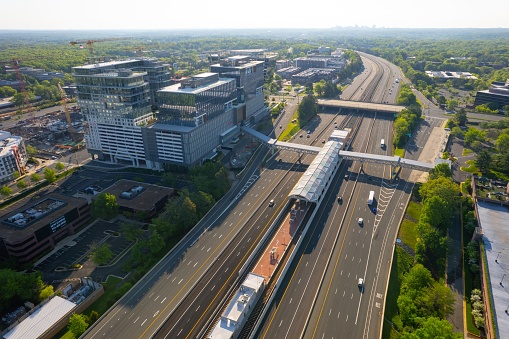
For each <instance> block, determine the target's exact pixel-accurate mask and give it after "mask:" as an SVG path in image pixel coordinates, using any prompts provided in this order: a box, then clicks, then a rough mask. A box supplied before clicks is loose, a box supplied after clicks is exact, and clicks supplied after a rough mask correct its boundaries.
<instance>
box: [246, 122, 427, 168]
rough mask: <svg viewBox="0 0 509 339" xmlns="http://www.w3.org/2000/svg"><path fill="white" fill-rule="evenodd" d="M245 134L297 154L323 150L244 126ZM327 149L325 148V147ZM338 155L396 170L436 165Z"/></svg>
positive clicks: (355, 154) (385, 157)
mask: <svg viewBox="0 0 509 339" xmlns="http://www.w3.org/2000/svg"><path fill="white" fill-rule="evenodd" d="M241 128H242V130H243V131H244V132H246V133H247V134H249V135H251V136H252V137H254V138H255V139H257V140H258V141H260V142H262V143H265V144H267V145H268V146H269V147H271V148H272V149H283V150H286V151H292V152H297V153H301V154H302V153H305V154H318V153H319V152H320V151H321V150H322V149H323V148H322V147H317V146H308V145H302V144H294V143H291V142H284V141H278V140H276V139H273V138H270V137H268V136H266V135H265V134H263V133H260V132H258V131H256V130H254V129H252V128H250V127H246V126H242V127H241ZM337 142H338V141H328V142H327V143H326V145H328V144H329V143H337ZM324 147H325V146H324ZM338 153H339V156H340V158H342V159H347V160H355V161H360V162H367V163H375V164H382V165H390V166H393V167H395V168H409V169H412V170H419V171H424V172H427V171H430V170H432V169H433V168H434V167H435V165H434V164H430V163H428V162H422V161H416V160H410V159H405V158H401V157H399V156H397V155H394V156H389V155H378V154H369V153H360V152H350V151H344V150H341V147H339V148H338Z"/></svg>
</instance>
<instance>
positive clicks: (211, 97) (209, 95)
mask: <svg viewBox="0 0 509 339" xmlns="http://www.w3.org/2000/svg"><path fill="white" fill-rule="evenodd" d="M236 100H237V86H236V82H235V79H231V78H220V77H219V75H218V74H217V73H202V74H198V75H195V76H192V77H190V78H187V79H184V80H182V81H181V82H180V83H179V84H175V85H171V86H168V87H166V88H163V89H161V90H160V91H159V92H158V102H159V103H160V105H159V113H158V115H157V123H156V124H155V125H153V126H150V127H148V128H146V129H145V131H144V133H145V134H144V140H145V141H146V149H147V163H148V165H149V166H150V167H152V168H157V169H161V168H163V166H164V164H174V165H183V166H189V165H193V164H196V163H198V162H199V161H200V160H202V159H203V158H204V157H207V156H208V155H210V154H211V153H213V152H215V150H216V148H217V146H219V145H221V144H222V143H223V142H224V141H226V140H227V139H229V138H231V137H233V136H234V135H235V134H238V129H239V128H238V126H237V121H236V119H235V112H236Z"/></svg>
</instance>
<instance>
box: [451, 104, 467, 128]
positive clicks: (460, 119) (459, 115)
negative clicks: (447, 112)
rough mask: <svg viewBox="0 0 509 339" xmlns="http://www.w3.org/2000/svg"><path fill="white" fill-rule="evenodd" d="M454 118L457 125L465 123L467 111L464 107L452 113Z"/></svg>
mask: <svg viewBox="0 0 509 339" xmlns="http://www.w3.org/2000/svg"><path fill="white" fill-rule="evenodd" d="M454 120H455V122H456V124H457V125H458V126H465V125H466V124H467V121H468V118H467V112H466V111H465V109H464V108H460V109H459V110H458V111H457V112H456V113H455V114H454Z"/></svg>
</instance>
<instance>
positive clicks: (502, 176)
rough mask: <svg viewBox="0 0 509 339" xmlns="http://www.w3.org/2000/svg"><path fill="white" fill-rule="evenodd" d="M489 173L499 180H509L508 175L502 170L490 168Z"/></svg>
mask: <svg viewBox="0 0 509 339" xmlns="http://www.w3.org/2000/svg"><path fill="white" fill-rule="evenodd" d="M490 174H491V175H492V176H493V177H494V178H496V179H500V180H503V181H509V175H506V174H504V173H502V172H497V171H495V170H490Z"/></svg>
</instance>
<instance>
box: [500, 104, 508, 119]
mask: <svg viewBox="0 0 509 339" xmlns="http://www.w3.org/2000/svg"><path fill="white" fill-rule="evenodd" d="M502 109H503V110H504V115H505V116H506V117H509V105H504V107H502Z"/></svg>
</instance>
